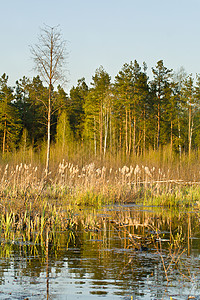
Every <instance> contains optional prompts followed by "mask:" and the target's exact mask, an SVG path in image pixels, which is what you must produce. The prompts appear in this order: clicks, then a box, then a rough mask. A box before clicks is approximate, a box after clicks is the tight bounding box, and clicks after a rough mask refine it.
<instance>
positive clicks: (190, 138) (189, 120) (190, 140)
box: [188, 103, 192, 159]
mask: <svg viewBox="0 0 200 300" xmlns="http://www.w3.org/2000/svg"><path fill="white" fill-rule="evenodd" d="M191 120H192V107H191V103H189V116H188V123H189V124H188V143H189V145H188V155H189V159H190V156H191V146H192V130H191Z"/></svg>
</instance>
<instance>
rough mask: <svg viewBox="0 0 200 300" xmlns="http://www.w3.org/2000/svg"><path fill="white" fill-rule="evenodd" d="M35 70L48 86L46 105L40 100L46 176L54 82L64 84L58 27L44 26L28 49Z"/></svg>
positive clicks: (63, 48)
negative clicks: (44, 118) (44, 117)
mask: <svg viewBox="0 0 200 300" xmlns="http://www.w3.org/2000/svg"><path fill="white" fill-rule="evenodd" d="M30 51H31V54H32V58H33V61H34V63H35V68H34V69H35V70H36V71H37V72H39V74H40V76H41V78H42V79H43V80H44V81H45V83H46V84H47V85H48V91H49V93H48V101H47V104H46V103H45V102H44V101H42V100H41V99H37V100H39V101H42V102H43V104H44V105H45V107H46V110H47V155H46V174H48V173H49V160H50V139H51V115H52V101H53V97H52V93H53V86H54V84H55V83H56V82H64V80H65V76H64V75H65V72H64V65H65V59H66V56H67V52H66V41H65V40H63V38H62V34H61V31H60V29H59V26H55V27H50V26H47V25H45V26H44V28H41V29H40V35H39V36H38V43H37V44H35V45H34V46H31V47H30Z"/></svg>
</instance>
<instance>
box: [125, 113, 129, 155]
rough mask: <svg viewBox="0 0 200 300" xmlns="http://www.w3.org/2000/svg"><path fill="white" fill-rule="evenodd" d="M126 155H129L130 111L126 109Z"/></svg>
mask: <svg viewBox="0 0 200 300" xmlns="http://www.w3.org/2000/svg"><path fill="white" fill-rule="evenodd" d="M125 128H126V155H127V154H128V111H127V109H126V125H125Z"/></svg>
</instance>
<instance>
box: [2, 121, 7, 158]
mask: <svg viewBox="0 0 200 300" xmlns="http://www.w3.org/2000/svg"><path fill="white" fill-rule="evenodd" d="M6 130H7V122H6V120H5V122H4V131H3V149H2V150H3V152H2V154H3V156H4V154H5V149H6Z"/></svg>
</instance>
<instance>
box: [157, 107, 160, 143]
mask: <svg viewBox="0 0 200 300" xmlns="http://www.w3.org/2000/svg"><path fill="white" fill-rule="evenodd" d="M159 145H160V104H158V132H157V149H159Z"/></svg>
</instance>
